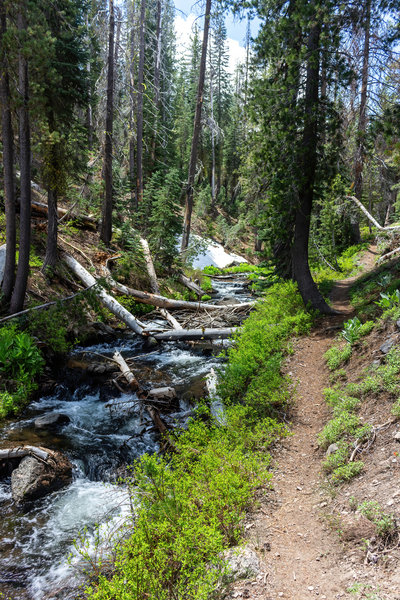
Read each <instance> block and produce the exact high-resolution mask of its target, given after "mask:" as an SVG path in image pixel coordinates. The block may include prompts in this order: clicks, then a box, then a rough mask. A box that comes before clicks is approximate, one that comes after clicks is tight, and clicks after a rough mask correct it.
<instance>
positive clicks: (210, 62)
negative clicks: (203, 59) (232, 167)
mask: <svg viewBox="0 0 400 600" xmlns="http://www.w3.org/2000/svg"><path fill="white" fill-rule="evenodd" d="M211 58H212V52H211V36H210V45H209V64H210V116H211V128H212V129H211V206H212V209H214V207H215V201H216V193H215V192H216V183H215V123H214V67H213V64H212V60H211Z"/></svg>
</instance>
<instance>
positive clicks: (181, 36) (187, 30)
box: [174, 0, 258, 73]
mask: <svg viewBox="0 0 400 600" xmlns="http://www.w3.org/2000/svg"><path fill="white" fill-rule="evenodd" d="M174 4H175V8H176V9H177V10H176V16H175V30H176V37H177V43H178V48H179V46H181V47H182V46H184V45H186V44H188V43H189V40H190V35H191V33H192V31H193V26H194V23H195V21H196V22H197V23H198V25H199V28H200V29H201V30H202V29H203V23H204V18H203V17H202V16H199V15H202V11H201V8H200V3H197V4H196V5H195V3H194V2H192V1H191V0H189V1H188V0H174ZM226 27H227V35H228V38H227V44H228V48H229V71H230V72H231V73H233V72H234V70H235V66H236V65H237V64H238V63H239V62H243V61H244V60H245V57H246V50H245V36H246V27H247V19H243V20H242V21H240V20H239V19H234V18H233V16H232V14H227V16H226ZM257 28H258V20H257V19H256V20H254V21H252V23H251V35H253V36H254V35H255V34H256V32H257Z"/></svg>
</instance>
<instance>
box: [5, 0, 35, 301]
mask: <svg viewBox="0 0 400 600" xmlns="http://www.w3.org/2000/svg"><path fill="white" fill-rule="evenodd" d="M17 25H18V31H19V35H20V36H21V38H22V39H21V40H20V44H21V45H22V44H23V39H24V37H25V34H26V29H27V22H26V3H25V2H21V4H20V8H19V12H18V16H17ZM18 85H19V93H20V95H21V103H20V106H19V108H18V118H19V155H20V159H19V162H20V172H21V179H20V181H21V198H20V217H19V219H20V233H19V258H18V268H17V275H16V278H15V286H14V291H13V293H12V297H11V305H10V312H11V313H15V312H19V311H20V310H22V308H23V305H24V300H25V292H26V287H27V284H28V275H29V252H30V247H31V134H30V124H29V108H28V102H29V79H28V62H27V60H26V58H25V56H24V54H23V52H22V49H20V51H19V56H18Z"/></svg>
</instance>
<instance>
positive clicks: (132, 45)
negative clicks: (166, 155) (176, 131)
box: [129, 13, 137, 208]
mask: <svg viewBox="0 0 400 600" xmlns="http://www.w3.org/2000/svg"><path fill="white" fill-rule="evenodd" d="M133 16H134V13H133V15H132V18H133ZM129 55H130V56H129V59H130V66H129V99H130V110H129V181H130V192H131V205H132V207H135V208H137V203H136V200H135V197H136V195H135V142H136V140H135V135H134V131H135V112H136V107H135V104H136V94H135V24H134V23H132V26H131V32H130V44H129Z"/></svg>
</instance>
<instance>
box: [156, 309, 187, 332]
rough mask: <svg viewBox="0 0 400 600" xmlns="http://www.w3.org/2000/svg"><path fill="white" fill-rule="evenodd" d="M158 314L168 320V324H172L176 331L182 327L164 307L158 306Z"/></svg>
mask: <svg viewBox="0 0 400 600" xmlns="http://www.w3.org/2000/svg"><path fill="white" fill-rule="evenodd" d="M159 310H160V314H161V315H162V316H163V317H164V319H166V320H167V321H168V323H169V324H170V325H172V327H173V329H176V330H177V331H178V330H180V329H183V327H182V325H181V324H180V323H179V322H178V321H177V320H176V319H175V317H173V316H172V315H171V313H170V312H168V311H167V310H166V309H165V308H160V309H159Z"/></svg>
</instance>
